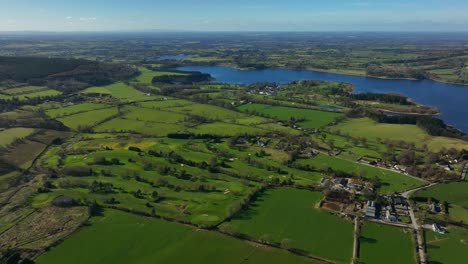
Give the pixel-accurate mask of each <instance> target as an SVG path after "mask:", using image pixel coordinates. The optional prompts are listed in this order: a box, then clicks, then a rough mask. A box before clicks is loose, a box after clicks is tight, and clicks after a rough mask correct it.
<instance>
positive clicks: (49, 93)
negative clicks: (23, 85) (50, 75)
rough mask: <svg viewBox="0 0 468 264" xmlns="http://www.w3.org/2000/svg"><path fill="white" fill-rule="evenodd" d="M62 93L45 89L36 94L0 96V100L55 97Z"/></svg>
mask: <svg viewBox="0 0 468 264" xmlns="http://www.w3.org/2000/svg"><path fill="white" fill-rule="evenodd" d="M61 94H62V93H61V92H59V91H56V90H52V89H46V90H39V91H37V92H34V91H32V92H30V93H24V94H18V95H4V94H0V99H5V100H8V99H13V98H18V99H19V100H26V99H29V98H36V97H45V96H57V95H61Z"/></svg>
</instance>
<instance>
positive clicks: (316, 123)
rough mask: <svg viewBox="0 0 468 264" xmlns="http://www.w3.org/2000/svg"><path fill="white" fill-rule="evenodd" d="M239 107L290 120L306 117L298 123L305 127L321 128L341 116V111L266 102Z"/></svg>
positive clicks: (242, 109)
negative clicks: (275, 104) (335, 111)
mask: <svg viewBox="0 0 468 264" xmlns="http://www.w3.org/2000/svg"><path fill="white" fill-rule="evenodd" d="M238 109H239V110H241V111H244V112H246V111H247V112H250V113H255V112H256V113H261V114H264V115H267V116H270V117H274V118H278V119H280V120H283V121H288V120H290V119H291V118H296V119H299V118H304V119H305V120H304V121H303V122H300V123H298V125H300V126H302V127H304V128H320V127H323V126H325V125H328V124H330V123H332V122H333V121H334V120H335V119H336V118H337V117H339V116H341V114H340V113H334V112H326V111H319V110H312V109H302V108H294V107H285V106H271V105H265V104H245V105H241V106H239V107H238Z"/></svg>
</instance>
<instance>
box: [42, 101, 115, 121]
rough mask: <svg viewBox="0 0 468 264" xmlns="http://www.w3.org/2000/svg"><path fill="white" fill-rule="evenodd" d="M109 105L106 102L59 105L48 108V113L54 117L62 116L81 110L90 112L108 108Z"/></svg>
mask: <svg viewBox="0 0 468 264" xmlns="http://www.w3.org/2000/svg"><path fill="white" fill-rule="evenodd" d="M107 107H109V106H107V105H105V104H94V103H83V104H76V105H69V106H62V105H60V106H57V108H51V109H48V110H46V114H47V115H48V116H50V117H52V118H58V117H62V116H68V115H73V114H77V113H81V112H88V111H93V110H98V109H102V108H107Z"/></svg>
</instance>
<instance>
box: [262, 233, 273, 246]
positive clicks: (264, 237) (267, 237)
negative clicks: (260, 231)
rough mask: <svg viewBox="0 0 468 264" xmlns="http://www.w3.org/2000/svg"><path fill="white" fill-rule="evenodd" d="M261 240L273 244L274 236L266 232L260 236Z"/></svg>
mask: <svg viewBox="0 0 468 264" xmlns="http://www.w3.org/2000/svg"><path fill="white" fill-rule="evenodd" d="M260 242H262V243H265V244H269V245H271V244H273V237H272V236H271V235H270V234H264V235H262V236H261V237H260Z"/></svg>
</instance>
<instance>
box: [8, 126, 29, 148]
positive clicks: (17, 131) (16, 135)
mask: <svg viewBox="0 0 468 264" xmlns="http://www.w3.org/2000/svg"><path fill="white" fill-rule="evenodd" d="M33 132H34V129H32V128H24V127H18V128H10V129H3V130H1V129H0V147H2V146H7V145H9V144H11V143H12V142H13V141H14V140H15V139H21V138H25V137H27V136H29V135H31V134H32V133H33Z"/></svg>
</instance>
